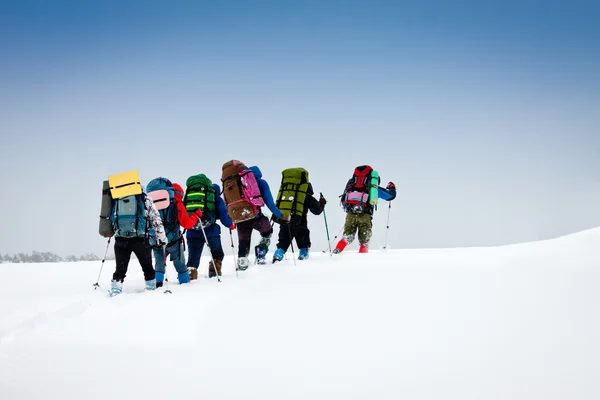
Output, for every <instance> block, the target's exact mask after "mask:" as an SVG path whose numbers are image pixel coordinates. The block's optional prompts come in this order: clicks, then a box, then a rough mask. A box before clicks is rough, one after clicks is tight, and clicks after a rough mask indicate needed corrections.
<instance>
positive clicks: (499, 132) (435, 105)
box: [0, 1, 600, 255]
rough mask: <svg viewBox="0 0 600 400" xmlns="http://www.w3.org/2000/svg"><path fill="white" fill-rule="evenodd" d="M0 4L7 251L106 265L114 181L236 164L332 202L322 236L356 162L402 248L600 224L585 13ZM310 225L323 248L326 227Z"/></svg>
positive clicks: (583, 8)
mask: <svg viewBox="0 0 600 400" xmlns="http://www.w3.org/2000/svg"><path fill="white" fill-rule="evenodd" d="M1 7H2V12H0V47H1V48H2V52H0V131H1V132H2V149H1V150H0V157H1V161H0V163H1V164H0V165H1V168H2V175H3V176H2V177H3V181H4V185H5V187H7V188H11V189H10V191H11V192H14V193H17V194H18V195H17V196H2V197H3V198H2V200H0V206H1V207H2V209H4V210H10V211H9V212H8V213H6V214H7V216H6V217H5V220H4V228H5V229H3V232H4V233H3V234H2V238H3V240H2V245H1V246H0V252H2V253H6V252H9V253H13V252H18V251H24V252H29V251H32V250H47V251H56V252H58V253H59V254H62V255H67V254H80V253H84V252H95V253H101V252H102V251H103V239H102V238H101V237H99V236H98V235H97V214H98V211H99V207H100V197H99V191H100V186H101V184H102V180H103V179H105V178H106V177H107V176H108V175H110V174H114V173H118V172H123V171H127V170H130V169H138V170H139V171H140V174H141V176H142V179H143V180H145V181H148V180H150V179H152V178H154V177H156V176H160V175H163V176H167V177H169V178H171V179H173V180H175V181H179V182H181V183H183V182H184V181H185V179H186V178H187V177H188V176H189V175H192V174H196V173H200V172H203V173H206V174H207V175H208V176H209V177H211V178H212V179H213V180H216V181H218V179H219V175H220V167H221V165H222V164H223V163H224V162H226V161H227V160H229V159H232V158H238V159H241V160H242V161H244V162H246V163H247V164H250V165H259V166H260V167H261V169H263V172H264V174H265V178H267V180H268V181H269V183H270V184H271V187H272V190H273V191H276V189H277V187H278V182H279V180H280V173H281V171H282V170H283V169H285V168H288V167H293V166H304V167H305V168H307V169H308V170H309V171H310V173H311V177H312V180H313V185H314V186H315V189H316V190H317V191H323V192H324V194H325V196H326V197H327V198H328V199H330V203H329V205H328V208H327V218H328V221H329V226H330V234H331V236H334V235H335V233H336V232H337V231H338V229H340V228H341V225H342V223H343V218H344V214H343V212H342V210H341V209H340V208H339V207H338V206H337V204H336V198H337V195H338V194H339V193H340V192H341V190H342V188H343V185H344V183H345V181H346V180H347V179H348V177H349V176H350V174H351V173H352V170H353V168H354V167H355V166H356V165H360V164H366V163H368V164H371V165H372V166H373V167H374V168H375V169H377V170H379V171H380V174H381V176H382V179H383V180H384V181H386V182H387V181H388V180H393V181H394V182H396V184H397V186H398V188H399V196H398V199H397V200H395V201H394V203H393V204H392V211H391V224H390V231H389V239H388V240H389V242H390V244H391V246H392V247H396V248H401V247H403V248H405V247H442V246H443V247H446V246H448V247H450V246H476V245H490V244H505V243H514V242H520V241H526V240H537V239H543V238H548V237H553V236H557V235H562V234H566V233H570V232H574V231H577V230H580V229H585V228H588V227H592V226H598V225H600V210H599V207H598V204H600V172H599V171H600V161H599V158H598V154H599V150H600V116H599V115H600V91H599V89H600V80H599V74H598V71H599V70H600V62H599V61H600V60H599V58H600V52H599V50H600V43H599V42H600V26H599V24H598V20H599V17H600V6H598V5H596V4H594V2H591V1H590V2H581V1H574V2H569V3H568V4H567V3H564V2H552V1H550V2H548V1H546V2H542V1H524V2H512V1H505V2H485V1H482V2H435V1H420V2H381V1H372V2H364V1H362V2H358V1H346V2H342V1H331V2H324V1H295V2H291V1H290V2H287V1H252V2H251V1H219V2H205V1H196V2H192V1H189V2H152V1H150V2H148V1H144V2H141V1H137V2H133V1H98V2H94V1H89V2H65V1H54V2H43V1H13V2H9V3H8V4H5V3H3V4H2V6H1ZM74 196H75V198H74ZM40 199H43V201H42V202H40ZM382 206H383V207H381V208H380V210H379V211H378V212H377V214H376V216H375V222H374V223H375V234H374V238H373V245H374V246H378V245H381V244H382V243H383V242H384V240H385V225H386V218H387V211H388V210H387V207H386V206H387V205H385V204H383V205H382ZM309 223H310V225H311V227H312V230H313V247H314V248H315V249H319V250H320V249H322V248H325V247H326V242H325V241H324V240H325V239H324V237H325V234H324V225H323V220H322V218H320V217H314V218H311V219H310V222H309ZM276 232H277V230H276ZM225 243H226V242H225V239H224V244H225Z"/></svg>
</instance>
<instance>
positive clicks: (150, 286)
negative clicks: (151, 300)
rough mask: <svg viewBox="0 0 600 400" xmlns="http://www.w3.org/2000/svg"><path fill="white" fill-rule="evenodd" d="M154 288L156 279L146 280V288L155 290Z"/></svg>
mask: <svg viewBox="0 0 600 400" xmlns="http://www.w3.org/2000/svg"><path fill="white" fill-rule="evenodd" d="M155 289H156V279H150V280H149V281H146V290H155Z"/></svg>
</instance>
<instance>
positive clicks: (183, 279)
mask: <svg viewBox="0 0 600 400" xmlns="http://www.w3.org/2000/svg"><path fill="white" fill-rule="evenodd" d="M190 279H191V277H190V273H189V272H188V271H185V272H182V273H181V274H178V275H177V280H178V281H179V284H180V285H183V284H184V283H189V282H190Z"/></svg>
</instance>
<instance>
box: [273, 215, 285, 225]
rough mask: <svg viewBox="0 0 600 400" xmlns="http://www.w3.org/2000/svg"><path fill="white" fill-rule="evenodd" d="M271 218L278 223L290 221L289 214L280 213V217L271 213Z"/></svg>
mask: <svg viewBox="0 0 600 400" xmlns="http://www.w3.org/2000/svg"><path fill="white" fill-rule="evenodd" d="M271 220H273V221H275V222H277V223H278V224H280V225H281V224H287V223H289V222H290V214H281V218H277V217H276V216H274V215H271Z"/></svg>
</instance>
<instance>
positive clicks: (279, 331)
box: [0, 228, 600, 400]
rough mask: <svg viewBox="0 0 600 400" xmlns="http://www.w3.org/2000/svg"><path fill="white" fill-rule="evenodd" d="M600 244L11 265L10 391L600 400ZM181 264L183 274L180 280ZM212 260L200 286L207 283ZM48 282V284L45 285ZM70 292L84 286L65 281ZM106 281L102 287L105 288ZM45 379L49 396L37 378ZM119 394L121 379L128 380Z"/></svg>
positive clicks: (592, 237) (9, 395)
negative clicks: (162, 278) (192, 275)
mask: <svg viewBox="0 0 600 400" xmlns="http://www.w3.org/2000/svg"><path fill="white" fill-rule="evenodd" d="M599 240H600V229H598V228H596V229H590V230H586V231H584V232H579V233H576V234H573V235H568V236H565V237H560V238H557V239H554V240H549V241H543V242H534V243H526V244H518V245H514V246H504V247H489V248H468V249H465V248H457V249H403V250H389V251H379V250H378V251H373V252H370V253H368V254H358V253H357V250H356V249H353V250H345V251H344V252H343V253H341V254H339V255H335V256H333V257H330V256H329V255H328V254H322V253H315V254H313V255H312V256H311V257H310V258H309V259H308V260H306V261H296V265H294V262H293V261H292V259H291V255H289V254H288V257H287V259H286V260H284V261H282V262H280V263H277V264H275V265H273V264H267V265H264V266H261V265H257V266H254V265H252V266H250V268H249V269H248V270H247V271H245V272H240V273H239V276H238V277H236V273H235V272H234V265H235V264H234V260H233V257H231V256H226V257H225V259H224V261H223V277H222V279H221V283H218V282H216V280H215V279H205V278H202V277H201V278H200V279H198V280H195V281H193V282H191V283H189V284H185V285H179V284H178V283H177V280H176V279H175V275H174V274H175V270H174V268H173V267H172V266H171V265H169V267H168V268H167V273H168V274H170V277H171V278H173V279H171V280H170V281H169V282H167V284H168V288H169V290H170V291H171V294H165V291H166V287H162V288H159V289H157V290H154V291H152V292H148V291H145V290H144V287H145V283H144V276H143V273H142V269H141V268H140V266H139V264H138V263H137V262H136V261H135V260H133V261H132V262H131V265H130V268H129V273H128V275H127V278H126V279H125V281H124V283H123V293H122V294H119V295H117V296H115V297H109V294H108V289H107V288H109V287H110V279H111V277H112V272H113V271H114V268H115V262H114V261H112V260H108V261H107V262H106V265H105V266H104V271H103V272H102V275H101V276H98V269H99V265H98V263H97V262H74V263H67V262H65V263H52V264H24V265H23V264H0V273H1V274H2V277H3V278H4V279H5V280H6V281H7V282H10V283H11V284H10V285H6V287H5V288H4V289H3V290H1V291H0V304H6V305H8V304H10V307H0V360H2V362H0V392H1V393H2V399H3V400H38V399H62V398H68V399H86V400H88V399H89V400H96V399H99V400H100V399H115V400H121V399H124V400H128V399H146V400H154V399H157V400H164V399H198V398H200V399H211V400H212V399H214V400H220V399H228V400H229V399H263V400H280V399H286V400H287V399H290V400H292V399H293V400H297V399H298V400H299V399H302V400H304V399H319V400H320V399H329V398H334V399H349V400H355V399H386V400H388V399H411V400H435V399H448V400H480V399H493V400H496V399H511V400H564V399H578V400H597V399H598V398H600V385H599V384H598V379H597V378H598V373H599V368H600V362H599V360H600V341H598V337H600V315H599V314H598V312H597V310H598V303H599V302H600V291H598V284H597V282H598V280H599V279H600V268H598V259H600V246H598V241H599ZM169 264H171V263H169ZM207 264H208V257H203V260H202V263H201V267H200V271H199V272H200V274H204V275H205V276H206V274H207V272H208V268H207ZM32 276H34V277H35V278H34V279H31V277H32ZM65 277H68V278H65ZM94 282H99V285H100V288H99V289H97V290H94V289H93V286H92V284H93V283H94ZM32 376H35V384H32V380H31V377H32ZM115 377H116V378H115Z"/></svg>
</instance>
